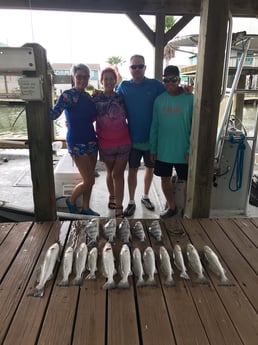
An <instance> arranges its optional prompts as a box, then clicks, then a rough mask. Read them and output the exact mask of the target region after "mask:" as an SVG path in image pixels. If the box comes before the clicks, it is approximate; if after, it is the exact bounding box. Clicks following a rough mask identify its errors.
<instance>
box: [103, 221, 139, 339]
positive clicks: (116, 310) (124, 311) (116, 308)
mask: <svg viewBox="0 0 258 345" xmlns="http://www.w3.org/2000/svg"><path fill="white" fill-rule="evenodd" d="M117 226H119V221H118V222H117ZM122 245H123V244H122V242H121V241H120V239H119V238H116V240H115V242H114V245H113V253H114V256H115V266H116V270H117V272H118V274H117V275H116V276H115V277H114V278H115V282H116V284H118V283H119V281H120V280H121V276H120V270H119V264H120V259H119V255H120V251H121V248H122ZM128 280H129V284H130V288H129V289H119V288H116V289H114V290H109V291H108V293H107V297H108V302H107V306H108V307H107V345H120V344H123V345H130V344H135V345H138V344H139V335H138V326H137V316H136V313H137V312H136V305H135V299H134V294H135V292H134V286H133V283H132V282H133V280H132V276H130V277H129V279H128Z"/></svg>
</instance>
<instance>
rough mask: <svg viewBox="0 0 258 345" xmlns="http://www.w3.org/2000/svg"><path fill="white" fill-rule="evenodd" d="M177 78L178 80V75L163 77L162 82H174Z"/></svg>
mask: <svg viewBox="0 0 258 345" xmlns="http://www.w3.org/2000/svg"><path fill="white" fill-rule="evenodd" d="M178 80H179V77H171V78H164V79H163V82H164V83H166V84H167V83H170V82H172V83H176V82H177V81H178Z"/></svg>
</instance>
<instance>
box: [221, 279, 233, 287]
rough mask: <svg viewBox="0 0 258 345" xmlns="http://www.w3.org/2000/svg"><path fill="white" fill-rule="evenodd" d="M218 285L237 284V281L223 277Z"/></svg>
mask: <svg viewBox="0 0 258 345" xmlns="http://www.w3.org/2000/svg"><path fill="white" fill-rule="evenodd" d="M218 285H219V286H235V283H233V282H232V281H231V280H229V279H228V278H226V279H222V280H221V282H220V283H219V284H218Z"/></svg>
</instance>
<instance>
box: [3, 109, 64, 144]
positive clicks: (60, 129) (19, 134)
mask: <svg viewBox="0 0 258 345" xmlns="http://www.w3.org/2000/svg"><path fill="white" fill-rule="evenodd" d="M54 129H55V136H56V137H61V138H65V135H66V125H65V116H64V115H61V116H60V118H59V119H58V120H56V121H54ZM0 138H1V139H4V138H8V139H13V140H14V139H19V138H23V139H24V138H27V121H26V110H25V106H24V105H22V104H18V105H11V106H9V105H5V104H0Z"/></svg>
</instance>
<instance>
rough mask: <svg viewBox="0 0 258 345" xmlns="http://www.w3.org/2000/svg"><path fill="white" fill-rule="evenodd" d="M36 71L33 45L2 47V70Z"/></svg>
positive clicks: (0, 59) (0, 48)
mask: <svg viewBox="0 0 258 345" xmlns="http://www.w3.org/2000/svg"><path fill="white" fill-rule="evenodd" d="M23 71H36V65H35V58H34V51H33V48H31V47H21V48H13V47H0V72H12V73H13V72H23Z"/></svg>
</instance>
